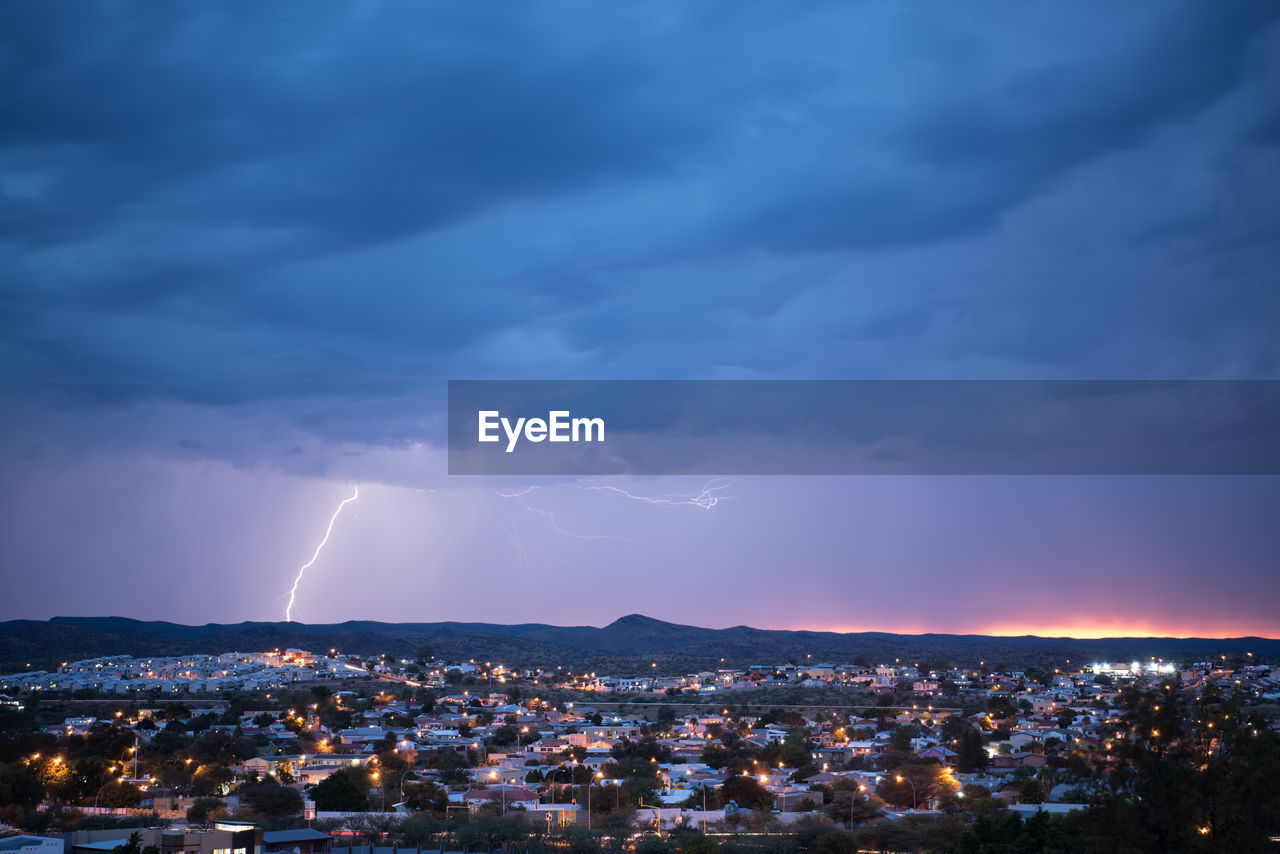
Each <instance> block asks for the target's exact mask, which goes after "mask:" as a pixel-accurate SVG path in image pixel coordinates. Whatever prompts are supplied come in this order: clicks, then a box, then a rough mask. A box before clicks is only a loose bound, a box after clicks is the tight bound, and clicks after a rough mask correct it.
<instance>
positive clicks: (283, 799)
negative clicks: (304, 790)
mask: <svg viewBox="0 0 1280 854" xmlns="http://www.w3.org/2000/svg"><path fill="white" fill-rule="evenodd" d="M240 799H241V801H243V802H244V805H245V806H247V807H248V808H249V809H251V810H253V811H254V812H255V813H257V814H258V815H259V816H261V817H263V818H278V817H282V816H292V815H300V814H301V813H302V795H301V794H299V793H298V790H297V789H292V788H290V787H288V786H282V785H280V784H279V783H276V782H274V781H264V782H261V783H246V784H245V785H243V786H241V787H240Z"/></svg>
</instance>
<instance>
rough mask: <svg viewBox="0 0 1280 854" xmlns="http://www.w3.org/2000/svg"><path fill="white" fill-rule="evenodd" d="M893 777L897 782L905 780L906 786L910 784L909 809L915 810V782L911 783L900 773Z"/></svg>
mask: <svg viewBox="0 0 1280 854" xmlns="http://www.w3.org/2000/svg"><path fill="white" fill-rule="evenodd" d="M894 779H895V780H897V781H898V782H899V783H902V782H905V783H906V784H907V785H908V786H910V787H911V811H912V812H915V809H916V784H915V783H913V782H911V781H910V780H908V779H907V778H906V777H903V776H902V775H901V774H899V775H898V776H896V777H894Z"/></svg>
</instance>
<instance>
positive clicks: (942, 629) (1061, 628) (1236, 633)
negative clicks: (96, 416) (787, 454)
mask: <svg viewBox="0 0 1280 854" xmlns="http://www.w3.org/2000/svg"><path fill="white" fill-rule="evenodd" d="M792 628H794V629H795V630H797V631H813V632H836V633H839V634H852V633H861V632H885V633H889V634H900V635H919V634H947V635H987V636H990V637H1021V636H1024V635H1033V636H1036V637H1042V638H1074V639H1078V640H1096V639H1098V638H1148V637H1150V638H1155V637H1159V638H1192V637H1199V638H1224V639H1225V638H1243V637H1259V638H1269V639H1276V638H1280V627H1271V628H1267V629H1264V628H1261V627H1258V626H1242V625H1238V624H1230V623H1228V624H1224V623H1219V622H1212V623H1203V624H1199V625H1194V626H1189V625H1186V624H1184V623H1175V622H1169V623H1163V624H1162V623H1157V622H1154V621H1152V622H1148V621H1145V620H1134V619H1132V618H1125V617H1116V618H1114V619H1106V618H1099V617H1092V618H1085V617H1082V618H1080V619H1077V620H1056V621H1048V620H1046V621H1045V622H1043V623H1035V622H1031V621H1027V622H1008V623H990V624H987V625H983V626H946V625H933V626H920V625H901V626H820V625H804V626H794V627H792Z"/></svg>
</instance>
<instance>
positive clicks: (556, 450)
mask: <svg viewBox="0 0 1280 854" xmlns="http://www.w3.org/2000/svg"><path fill="white" fill-rule="evenodd" d="M449 473H450V474H454V475H563V476H578V475H620V474H635V475H663V474H671V475H689V474H698V475H734V474H739V475H761V474H806V475H809V474H899V475H901V474H916V475H919V474H948V475H980V474H1002V475H1026V474H1054V475H1081V474H1091V475H1100V474H1138V475H1163V474H1230V475H1245V474H1280V382H1277V381H1253V380H1225V381H1224V380H1190V381H1059V380H1051V381H1021V380H1008V381H1000V380H995V381H953V380H939V381H931V380H919V381H917V380H905V381H901V380H891V381H890V380H880V381H877V380H806V381H781V380H779V381H756V380H707V381H702V380H684V381H681V380H676V381H657V380H654V381H649V380H618V381H605V380H566V381H527V380H511V381H507V380H475V381H473V380H455V381H451V382H450V383H449Z"/></svg>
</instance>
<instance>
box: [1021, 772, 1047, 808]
mask: <svg viewBox="0 0 1280 854" xmlns="http://www.w3.org/2000/svg"><path fill="white" fill-rule="evenodd" d="M1018 803H1020V804H1042V803H1044V789H1043V788H1042V787H1041V786H1040V782H1039V781H1038V780H1033V779H1030V778H1028V779H1026V780H1023V781H1022V782H1021V783H1019V784H1018Z"/></svg>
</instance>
